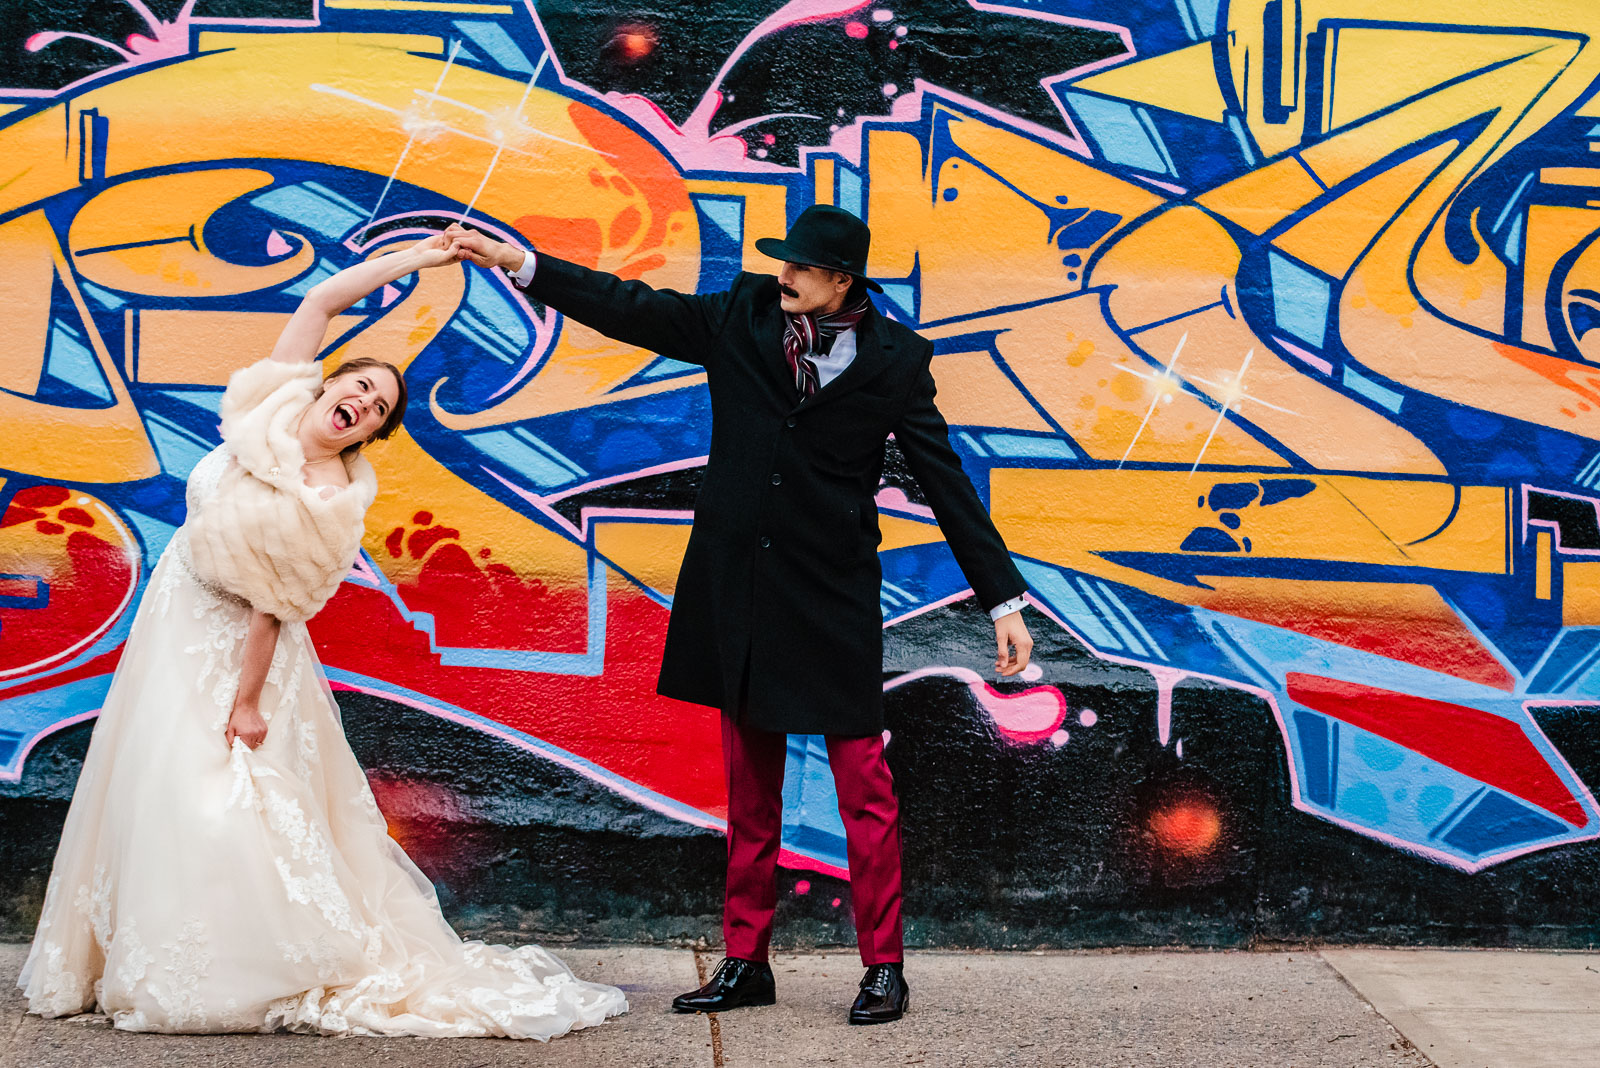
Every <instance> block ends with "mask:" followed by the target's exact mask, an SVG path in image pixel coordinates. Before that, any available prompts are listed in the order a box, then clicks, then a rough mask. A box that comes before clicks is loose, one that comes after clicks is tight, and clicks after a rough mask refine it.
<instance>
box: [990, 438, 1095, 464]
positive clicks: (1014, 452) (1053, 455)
mask: <svg viewBox="0 0 1600 1068" xmlns="http://www.w3.org/2000/svg"><path fill="white" fill-rule="evenodd" d="M983 443H984V444H985V445H987V446H988V447H989V451H991V452H993V453H994V454H995V455H996V456H1014V457H1026V458H1029V459H1038V460H1075V459H1077V457H1078V454H1077V453H1076V452H1074V451H1073V450H1072V446H1071V445H1068V444H1067V443H1066V442H1064V441H1062V440H1061V439H1060V438H1051V437H1034V436H1033V435H1030V434H985V435H983Z"/></svg>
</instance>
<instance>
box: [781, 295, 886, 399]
mask: <svg viewBox="0 0 1600 1068" xmlns="http://www.w3.org/2000/svg"><path fill="white" fill-rule="evenodd" d="M893 355H894V341H893V340H892V339H891V338H890V337H889V331H888V330H887V329H885V328H884V325H883V316H882V315H880V314H879V313H878V310H877V309H876V308H873V309H871V310H869V311H868V312H867V314H866V316H865V317H864V318H863V319H862V320H861V322H860V323H858V324H856V358H855V359H853V360H851V361H850V366H849V367H846V368H845V369H844V370H843V371H841V372H839V376H838V377H837V378H835V379H834V380H833V381H832V382H829V383H828V384H827V385H825V386H823V387H822V388H821V389H819V390H817V392H816V393H814V394H812V395H811V396H809V397H805V398H802V399H801V400H800V402H799V403H797V404H796V405H795V409H796V410H799V409H802V408H815V407H816V406H817V405H819V404H826V403H828V401H830V400H833V399H834V398H835V397H839V396H842V395H843V394H846V393H848V392H850V391H851V390H852V389H855V388H856V387H857V386H859V385H861V384H862V383H865V382H870V381H871V380H872V378H873V376H874V375H876V374H877V373H878V372H879V371H881V370H883V369H884V368H885V367H887V366H888V365H889V361H890V359H892V358H893ZM778 362H779V365H780V366H781V368H782V370H783V372H784V375H785V377H787V376H788V372H789V365H788V362H787V361H785V360H784V359H783V316H782V314H780V315H779V316H778ZM789 388H790V389H793V388H794V387H793V386H792V385H791V386H790V387H789Z"/></svg>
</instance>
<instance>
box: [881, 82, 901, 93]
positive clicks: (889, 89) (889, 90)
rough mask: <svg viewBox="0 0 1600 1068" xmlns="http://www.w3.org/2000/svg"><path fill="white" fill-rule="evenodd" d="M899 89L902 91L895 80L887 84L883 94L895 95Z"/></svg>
mask: <svg viewBox="0 0 1600 1068" xmlns="http://www.w3.org/2000/svg"><path fill="white" fill-rule="evenodd" d="M899 91H900V87H899V86H898V85H896V84H894V82H890V83H889V84H888V85H885V86H884V87H883V95H884V96H894V95H895V94H896V93H898V92H899Z"/></svg>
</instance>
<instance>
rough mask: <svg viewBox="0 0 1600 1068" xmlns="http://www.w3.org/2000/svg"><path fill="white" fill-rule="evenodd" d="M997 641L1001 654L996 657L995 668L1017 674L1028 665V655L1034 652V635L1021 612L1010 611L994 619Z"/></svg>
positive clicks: (1006, 673) (1004, 673)
mask: <svg viewBox="0 0 1600 1068" xmlns="http://www.w3.org/2000/svg"><path fill="white" fill-rule="evenodd" d="M994 636H995V641H996V642H997V643H998V644H999V646H1000V655H999V656H997V657H995V660H994V669H995V670H996V671H998V672H999V673H1000V674H1002V675H1015V674H1016V673H1017V672H1019V671H1021V670H1022V669H1023V668H1025V667H1027V666H1028V656H1029V655H1030V654H1031V653H1032V652H1033V636H1032V635H1031V634H1029V633H1028V625H1027V624H1026V623H1024V622H1023V621H1022V613H1021V612H1010V613H1007V614H1006V615H1003V616H1001V617H1000V618H999V619H997V620H995V621H994Z"/></svg>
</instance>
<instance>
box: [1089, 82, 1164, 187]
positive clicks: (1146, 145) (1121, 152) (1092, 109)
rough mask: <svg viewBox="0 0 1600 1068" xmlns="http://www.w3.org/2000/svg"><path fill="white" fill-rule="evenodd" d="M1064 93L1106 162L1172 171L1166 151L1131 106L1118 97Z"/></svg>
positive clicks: (1156, 170)
mask: <svg viewBox="0 0 1600 1068" xmlns="http://www.w3.org/2000/svg"><path fill="white" fill-rule="evenodd" d="M1065 95H1066V98H1067V103H1068V104H1069V105H1070V106H1071V107H1072V112H1073V114H1074V115H1075V116H1076V117H1077V118H1078V121H1079V123H1080V124H1081V125H1082V126H1083V128H1084V129H1086V130H1087V131H1088V132H1089V136H1091V137H1092V138H1094V143H1095V144H1096V145H1097V146H1099V149H1100V155H1101V156H1102V157H1103V158H1104V159H1105V160H1106V161H1107V162H1110V163H1117V164H1121V165H1122V166H1124V167H1133V168H1135V169H1136V170H1141V171H1150V172H1151V173H1153V174H1171V173H1172V172H1171V171H1170V170H1169V169H1168V167H1167V161H1166V158H1165V155H1166V154H1165V153H1164V152H1163V151H1162V149H1161V147H1160V146H1159V145H1157V144H1155V143H1154V142H1153V141H1151V139H1150V134H1149V131H1148V130H1147V129H1146V128H1145V125H1144V124H1143V123H1141V122H1140V121H1139V116H1138V114H1137V113H1135V111H1134V109H1133V108H1131V107H1130V106H1128V105H1127V104H1124V103H1123V102H1122V101H1120V100H1107V99H1106V98H1105V97H1099V96H1090V95H1089V94H1088V93H1073V92H1069V93H1067V94H1065Z"/></svg>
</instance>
